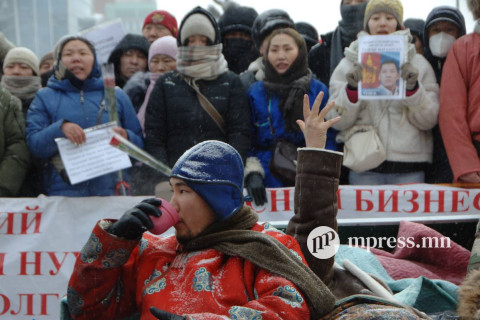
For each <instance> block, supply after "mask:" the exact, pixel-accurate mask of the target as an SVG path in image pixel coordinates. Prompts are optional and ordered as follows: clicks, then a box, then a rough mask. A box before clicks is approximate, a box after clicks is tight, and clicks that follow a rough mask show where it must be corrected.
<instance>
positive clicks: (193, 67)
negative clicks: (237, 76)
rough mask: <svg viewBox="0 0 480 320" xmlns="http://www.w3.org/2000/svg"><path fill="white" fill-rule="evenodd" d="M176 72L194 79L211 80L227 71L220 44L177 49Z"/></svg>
mask: <svg viewBox="0 0 480 320" xmlns="http://www.w3.org/2000/svg"><path fill="white" fill-rule="evenodd" d="M177 70H178V72H180V73H181V74H183V75H186V76H188V77H190V78H194V79H205V80H213V79H215V78H217V77H218V76H219V75H221V74H222V73H224V72H226V71H228V64H227V61H226V60H225V58H224V57H223V54H222V44H221V43H220V44H216V45H211V46H205V47H197V46H193V47H188V46H182V47H179V48H178V55H177Z"/></svg>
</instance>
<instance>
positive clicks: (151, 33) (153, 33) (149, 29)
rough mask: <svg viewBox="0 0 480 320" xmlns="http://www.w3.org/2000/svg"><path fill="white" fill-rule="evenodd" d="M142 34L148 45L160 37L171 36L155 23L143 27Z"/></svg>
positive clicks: (164, 28) (169, 32)
mask: <svg viewBox="0 0 480 320" xmlns="http://www.w3.org/2000/svg"><path fill="white" fill-rule="evenodd" d="M142 34H143V36H144V37H145V38H147V40H148V42H150V43H152V42H153V41H155V40H157V39H158V38H161V37H165V36H173V34H172V32H171V31H170V30H168V29H167V28H166V27H165V26H162V25H160V24H155V23H149V24H147V25H145V27H144V28H143V29H142Z"/></svg>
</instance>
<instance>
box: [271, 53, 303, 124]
mask: <svg viewBox="0 0 480 320" xmlns="http://www.w3.org/2000/svg"><path fill="white" fill-rule="evenodd" d="M311 81H312V72H311V71H310V69H308V60H307V49H306V46H301V47H300V48H299V51H298V56H297V58H296V59H295V61H294V62H293V63H292V64H291V65H290V67H289V68H288V70H287V71H286V72H285V73H283V74H279V73H278V72H277V70H275V68H274V67H273V66H272V64H271V63H270V62H269V61H268V59H265V80H264V81H263V84H264V86H265V88H266V89H267V93H270V94H272V93H273V94H275V95H277V96H278V97H280V104H279V107H280V110H281V111H282V113H283V117H284V119H285V131H299V130H300V129H299V128H298V125H297V122H296V121H297V120H298V119H303V95H304V94H305V93H307V92H308V90H309V89H310V83H311Z"/></svg>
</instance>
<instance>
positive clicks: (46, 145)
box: [27, 36, 143, 197]
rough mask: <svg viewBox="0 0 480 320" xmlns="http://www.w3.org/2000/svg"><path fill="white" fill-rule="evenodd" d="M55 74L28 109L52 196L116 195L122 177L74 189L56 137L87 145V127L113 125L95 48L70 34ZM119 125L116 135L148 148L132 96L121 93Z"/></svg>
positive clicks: (32, 144)
mask: <svg viewBox="0 0 480 320" xmlns="http://www.w3.org/2000/svg"><path fill="white" fill-rule="evenodd" d="M57 49H58V50H57ZM57 49H56V52H58V56H57V62H56V64H55V73H54V75H53V76H52V77H51V78H50V80H49V81H48V84H47V87H46V88H44V89H42V90H40V91H39V92H38V93H37V95H36V97H35V99H34V100H33V102H32V104H31V105H30V109H29V110H28V115H27V144H28V147H29V149H30V152H31V153H32V155H33V156H35V157H37V158H40V159H44V160H45V161H46V162H47V164H46V166H45V168H44V185H45V192H46V194H47V195H62V196H71V197H83V196H107V195H114V194H115V187H116V184H117V182H118V181H117V174H116V173H112V174H106V175H103V176H100V177H98V178H94V179H91V180H88V181H86V182H82V183H78V184H75V185H71V184H70V183H69V181H68V176H67V175H66V174H65V169H64V167H63V163H62V160H61V158H60V156H59V153H58V148H57V145H56V143H55V138H60V137H62V138H67V139H69V140H70V141H71V142H72V143H74V144H77V145H79V144H82V143H84V142H85V139H86V138H85V132H84V129H85V128H88V127H93V126H95V125H97V124H100V123H106V122H109V115H108V111H107V109H106V108H104V107H103V106H102V104H104V103H105V102H104V100H105V99H104V85H103V79H102V77H101V71H100V66H99V64H98V61H97V58H96V55H95V49H94V47H93V45H92V44H91V43H90V42H89V41H88V40H86V39H85V38H82V37H77V36H69V37H66V38H64V39H62V41H61V42H60V43H59V45H58V48H57ZM115 93H116V98H117V108H118V119H119V126H118V127H116V128H115V129H114V131H115V132H116V133H118V134H120V135H121V136H122V137H124V138H125V139H128V140H130V141H131V142H132V143H134V144H135V145H137V146H138V147H143V139H142V131H141V127H140V124H139V122H138V119H137V117H136V116H135V111H134V109H133V107H132V104H131V102H130V100H129V99H128V96H127V95H126V94H125V93H124V92H123V91H122V90H120V89H116V91H115Z"/></svg>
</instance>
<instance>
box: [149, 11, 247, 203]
mask: <svg viewBox="0 0 480 320" xmlns="http://www.w3.org/2000/svg"><path fill="white" fill-rule="evenodd" d="M177 44H178V46H179V47H178V55H177V70H176V71H174V72H168V73H166V74H164V75H163V76H162V77H160V79H158V80H157V83H156V84H155V87H154V89H153V91H152V94H151V96H150V100H149V102H148V105H147V110H146V115H145V134H146V137H145V150H146V151H147V152H149V153H150V154H152V155H153V156H154V157H156V158H157V159H160V160H161V161H163V162H165V163H167V164H168V165H169V166H173V165H174V164H175V162H176V161H177V160H178V158H179V157H180V156H181V155H182V153H183V152H184V151H185V150H187V149H188V148H190V147H191V146H193V145H195V144H196V143H198V142H201V141H204V140H208V139H216V140H220V141H224V142H227V143H228V144H230V145H232V146H233V147H234V148H235V149H236V150H237V151H238V152H239V153H240V155H241V156H242V158H243V159H245V158H246V155H247V152H248V149H249V148H250V109H249V107H248V100H247V97H246V95H245V91H244V88H243V86H242V84H241V82H240V79H239V77H238V76H237V75H236V74H235V73H233V72H231V71H229V70H228V67H227V62H226V60H225V58H224V57H223V54H222V44H221V43H220V31H219V28H218V26H217V23H216V21H215V19H214V18H213V16H212V15H211V14H210V13H209V12H208V11H206V10H204V9H202V8H200V7H197V8H195V9H193V10H192V11H190V13H188V14H187V15H186V16H185V18H184V19H183V21H182V23H181V24H180V29H179V32H178V37H177ZM209 105H210V107H211V108H209ZM212 109H213V110H212ZM206 110H210V111H206ZM213 113H215V114H213ZM213 117H216V118H215V119H214V118H213ZM148 179H149V180H150V181H152V182H153V183H158V182H160V181H161V180H162V179H164V177H162V176H159V175H158V174H155V173H153V172H152V173H151V174H149V175H148ZM152 192H153V190H152ZM150 194H151V193H150Z"/></svg>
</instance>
